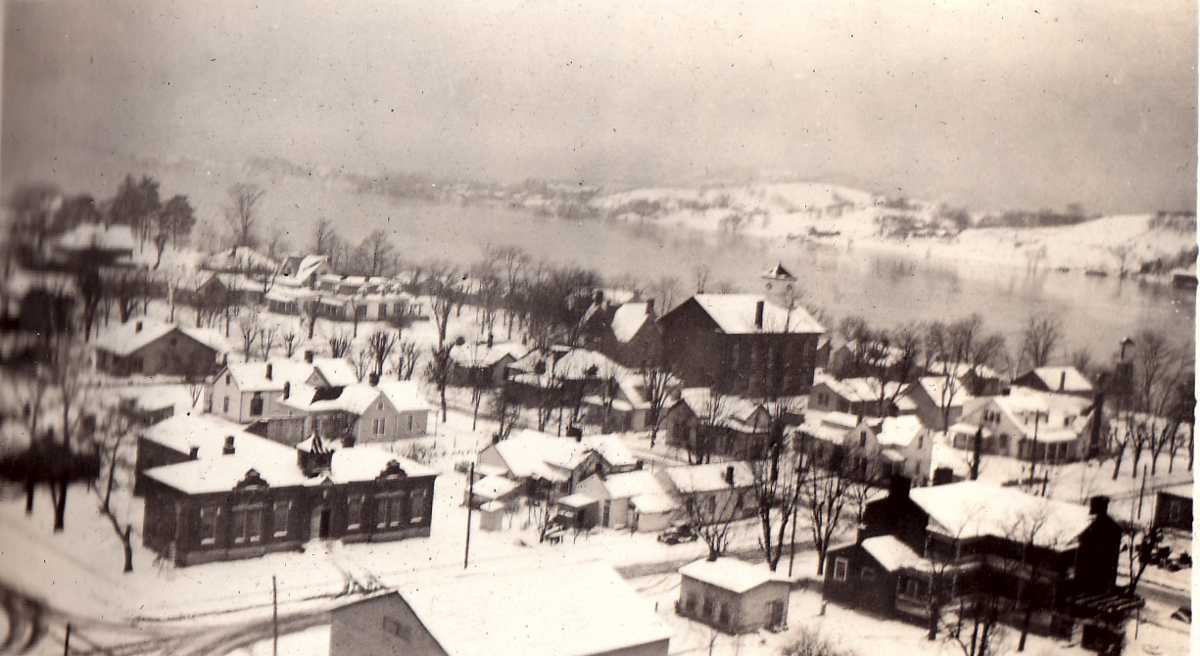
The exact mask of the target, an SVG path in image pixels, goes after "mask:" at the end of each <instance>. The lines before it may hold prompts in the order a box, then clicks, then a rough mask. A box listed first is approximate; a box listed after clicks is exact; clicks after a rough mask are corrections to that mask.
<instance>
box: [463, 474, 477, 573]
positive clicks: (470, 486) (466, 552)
mask: <svg viewBox="0 0 1200 656" xmlns="http://www.w3.org/2000/svg"><path fill="white" fill-rule="evenodd" d="M467 477H468V478H467V546H466V547H465V548H464V549H463V569H466V568H467V563H469V562H470V560H471V508H472V506H473V505H474V503H475V463H471V472H470V473H469V474H467Z"/></svg>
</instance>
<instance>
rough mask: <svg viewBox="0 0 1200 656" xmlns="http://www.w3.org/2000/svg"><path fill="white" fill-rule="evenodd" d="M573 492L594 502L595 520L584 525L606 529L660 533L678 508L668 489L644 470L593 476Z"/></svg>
mask: <svg viewBox="0 0 1200 656" xmlns="http://www.w3.org/2000/svg"><path fill="white" fill-rule="evenodd" d="M577 489H578V492H577V494H583V495H586V496H587V497H589V498H590V499H592V500H595V501H596V502H597V503H596V506H595V508H596V512H597V514H598V517H596V518H594V519H595V521H594V522H588V523H591V524H594V525H596V526H603V527H606V528H616V529H629V530H633V531H639V532H645V531H661V530H663V529H665V528H667V527H668V526H670V525H671V520H672V519H673V517H674V514H675V511H676V509H677V507H678V504H677V502H676V500H675V498H674V497H673V496H672V494H671V492H672V491H671V488H669V487H667V486H664V485H663V481H662V480H660V479H659V478H658V477H656V476H655V475H654V474H653V473H651V472H649V471H647V470H644V469H638V470H634V471H630V472H622V473H617V474H611V475H605V474H594V475H592V476H590V477H588V478H587V479H585V480H584V481H583V482H582V483H581V484H580V485H579V486H578V487H577Z"/></svg>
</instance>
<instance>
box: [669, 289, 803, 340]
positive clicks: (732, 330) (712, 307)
mask: <svg viewBox="0 0 1200 656" xmlns="http://www.w3.org/2000/svg"><path fill="white" fill-rule="evenodd" d="M688 302H693V303H695V304H696V305H697V306H699V307H700V309H701V310H703V311H704V313H705V314H707V315H708V316H709V318H710V319H712V321H713V323H715V324H716V325H717V327H718V328H720V329H721V331H722V332H724V333H725V334H727V335H752V334H759V333H775V334H782V333H808V334H819V333H824V332H825V329H824V328H823V327H822V326H821V324H819V323H817V320H816V319H814V318H813V317H812V315H811V314H809V313H808V310H805V309H804V308H802V307H799V306H797V307H795V308H793V309H792V310H791V312H790V313H789V312H788V310H787V309H786V308H782V307H780V306H778V305H776V304H775V303H773V302H771V300H770V299H768V298H766V297H765V296H762V295H761V294H696V295H694V296H692V297H691V298H690V299H688V301H685V302H684V303H682V304H680V305H679V306H677V307H676V308H675V309H674V310H671V312H668V313H667V314H668V315H670V314H674V313H675V312H678V311H679V309H680V308H681V307H683V306H684V305H687V304H688ZM760 302H761V303H762V304H763V321H762V325H763V327H762V328H757V327H755V325H754V318H755V313H756V311H757V305H758V303H760Z"/></svg>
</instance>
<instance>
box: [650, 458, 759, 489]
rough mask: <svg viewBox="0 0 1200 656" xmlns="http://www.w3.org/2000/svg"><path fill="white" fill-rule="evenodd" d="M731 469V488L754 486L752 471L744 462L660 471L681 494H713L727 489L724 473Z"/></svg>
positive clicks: (690, 466) (688, 466) (683, 466)
mask: <svg viewBox="0 0 1200 656" xmlns="http://www.w3.org/2000/svg"><path fill="white" fill-rule="evenodd" d="M729 467H733V486H734V487H735V488H742V487H749V486H751V485H753V484H754V470H752V469H751V468H750V464H749V463H745V462H713V463H709V464H707V465H682V466H679V467H668V468H666V469H664V470H662V471H663V472H664V473H665V474H666V476H667V478H668V479H669V480H670V481H671V485H674V486H675V489H676V490H677V491H678V492H680V493H681V494H690V493H694V492H714V491H716V490H727V489H729V483H728V482H727V481H726V480H725V475H726V471H727V470H728V468H729Z"/></svg>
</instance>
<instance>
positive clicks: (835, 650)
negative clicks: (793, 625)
mask: <svg viewBox="0 0 1200 656" xmlns="http://www.w3.org/2000/svg"><path fill="white" fill-rule="evenodd" d="M780 653H781V654H782V655H783V656H855V655H854V652H853V651H851V650H849V649H843V648H842V647H840V646H838V645H837V644H836V643H834V642H833V641H831V640H830V639H829V638H826V637H825V636H823V635H821V631H820V629H815V628H812V627H807V626H806V627H803V628H802V629H800V636H799V638H798V639H797V640H796V641H795V642H793V643H792V644H790V645H788V646H786V647H784V648H783V650H782V651H780Z"/></svg>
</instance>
